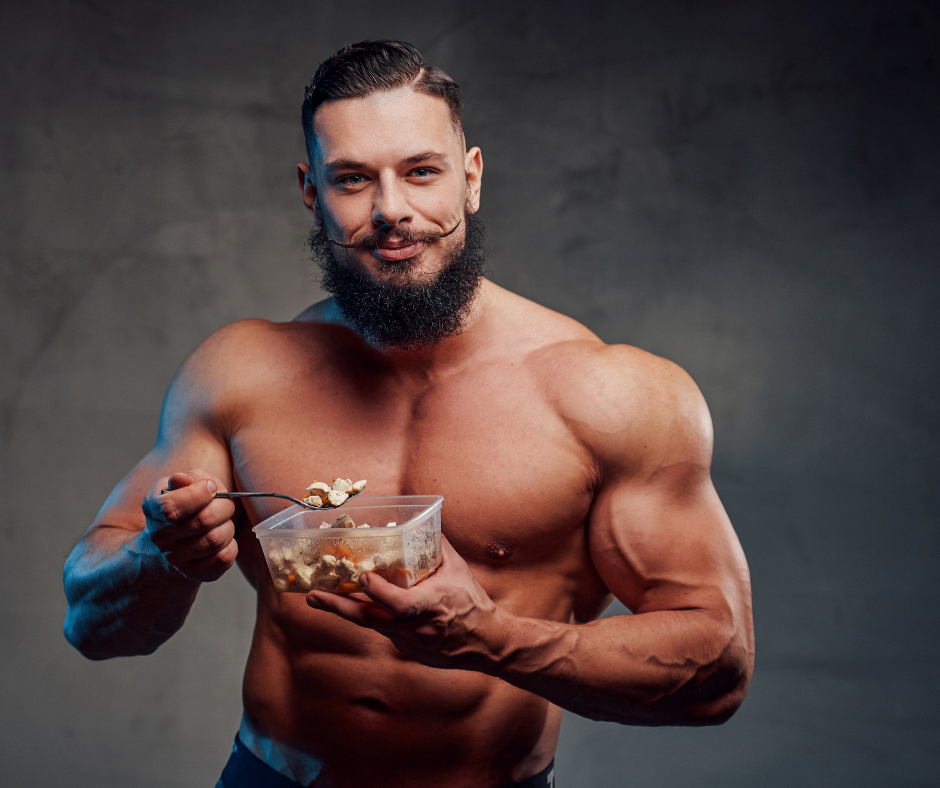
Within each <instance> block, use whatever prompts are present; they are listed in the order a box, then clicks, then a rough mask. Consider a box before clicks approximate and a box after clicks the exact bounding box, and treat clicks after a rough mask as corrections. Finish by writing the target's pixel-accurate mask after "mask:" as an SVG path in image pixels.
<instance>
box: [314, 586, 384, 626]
mask: <svg viewBox="0 0 940 788" xmlns="http://www.w3.org/2000/svg"><path fill="white" fill-rule="evenodd" d="M307 604H308V605H309V606H310V607H312V608H313V609H314V610H323V611H325V612H327V613H333V614H334V615H337V616H339V617H340V618H342V619H345V620H346V621H349V622H351V623H353V624H357V625H358V626H360V627H366V628H368V629H377V630H382V629H393V628H395V625H396V624H397V623H398V622H397V620H396V619H395V616H393V615H391V614H390V613H388V612H387V611H385V610H382V608H380V607H378V606H377V605H375V604H374V603H373V602H370V601H366V600H362V599H355V598H354V597H351V596H343V595H341V594H330V593H327V592H325V591H311V592H310V593H309V594H307Z"/></svg>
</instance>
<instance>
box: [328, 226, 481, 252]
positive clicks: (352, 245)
mask: <svg viewBox="0 0 940 788" xmlns="http://www.w3.org/2000/svg"><path fill="white" fill-rule="evenodd" d="M462 221H463V220H462V219H458V220H457V224H455V225H454V226H453V227H451V228H450V229H449V230H448V231H447V232H446V233H442V234H441V235H438V236H437V237H436V238H433V239H432V240H431V243H434V242H435V241H440V240H442V239H444V238H446V237H447V236H449V235H453V234H454V232H455V231H456V230H457V228H458V227H460V223H461V222H462ZM323 234H324V235H325V236H326V239H327V240H328V241H329V242H330V243H331V244H335V245H336V246H342V247H343V248H344V249H356V248H358V247H359V246H360V245H361V244H360V242H359V241H353V242H352V243H348V244H344V243H343V242H342V241H336V240H334V239H333V238H330V235H329V233H327V231H326V230H325V229H324V230H323Z"/></svg>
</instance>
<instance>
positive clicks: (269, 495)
mask: <svg viewBox="0 0 940 788" xmlns="http://www.w3.org/2000/svg"><path fill="white" fill-rule="evenodd" d="M361 492H362V490H359V491H358V492H354V493H350V494H349V497H348V498H347V499H346V500H345V501H343V503H341V504H340V505H339V506H344V505H345V504H347V503H349V502H350V501H351V500H352V499H353V498H355V497H356V496H357V495H359V493H361ZM215 497H216V498H283V499H284V500H285V501H292V502H293V503H296V504H297V505H298V506H303V507H304V509H310V510H311V511H314V512H328V511H331V510H333V509H339V506H330V505H329V504H323V506H311V505H310V504H309V503H304V502H303V501H298V500H297V499H296V498H292V497H291V496H289V495H281V493H259V492H217V493H216V494H215Z"/></svg>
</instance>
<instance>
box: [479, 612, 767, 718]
mask: <svg viewBox="0 0 940 788" xmlns="http://www.w3.org/2000/svg"><path fill="white" fill-rule="evenodd" d="M500 617H501V619H502V620H501V621H500V622H499V623H498V625H497V626H496V627H494V628H493V629H494V632H493V634H492V635H490V636H489V637H490V639H491V640H494V642H493V646H492V649H491V650H490V653H489V655H488V659H487V661H486V664H485V666H484V667H483V670H484V672H486V673H489V674H491V675H494V676H497V677H498V678H501V679H503V680H504V681H507V682H508V683H510V684H513V685H514V686H517V687H520V688H521V689H525V690H528V691H530V692H533V693H535V694H537V695H540V696H542V697H544V698H546V699H548V700H549V701H551V702H552V703H555V704H556V705H558V706H561V707H562V708H564V709H567V710H569V711H573V712H575V713H576V714H579V715H581V716H584V717H588V718H590V719H595V720H606V721H613V722H620V723H624V724H634V725H709V724H719V723H721V722H724V721H725V720H726V719H728V717H730V716H731V715H732V714H733V713H734V711H735V710H736V709H737V708H738V706H739V705H740V703H741V700H742V699H743V697H744V692H745V690H746V687H747V681H748V676H749V669H750V667H749V658H748V655H747V653H746V649H745V648H744V647H743V642H742V640H741V638H740V637H739V636H738V635H737V633H735V632H734V628H733V627H732V626H730V625H729V624H728V623H722V622H721V621H720V620H719V619H717V618H715V617H713V616H712V615H710V614H708V613H705V612H703V611H698V610H676V611H659V612H652V613H644V614H642V615H636V616H615V617H611V618H606V619H600V620H598V621H594V622H591V623H590V624H583V625H573V624H561V623H557V622H550V621H541V620H538V619H532V618H522V617H517V616H512V615H511V614H508V613H505V611H502V612H501V614H500Z"/></svg>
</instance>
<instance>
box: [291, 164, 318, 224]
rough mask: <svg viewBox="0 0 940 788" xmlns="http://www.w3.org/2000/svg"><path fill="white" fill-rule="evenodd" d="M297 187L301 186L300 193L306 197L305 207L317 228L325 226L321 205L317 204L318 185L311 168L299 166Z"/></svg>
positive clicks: (305, 165) (303, 165)
mask: <svg viewBox="0 0 940 788" xmlns="http://www.w3.org/2000/svg"><path fill="white" fill-rule="evenodd" d="M297 185H298V186H300V193H301V194H302V195H303V197H304V205H305V206H306V207H307V212H308V213H309V214H310V216H311V218H312V219H313V223H314V224H316V225H317V227H322V226H323V217H322V216H321V215H320V204H319V203H318V202H317V184H316V182H315V181H314V180H313V175H312V174H311V172H310V166H309V165H308V164H304V163H303V162H301V163H300V164H298V165H297Z"/></svg>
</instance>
